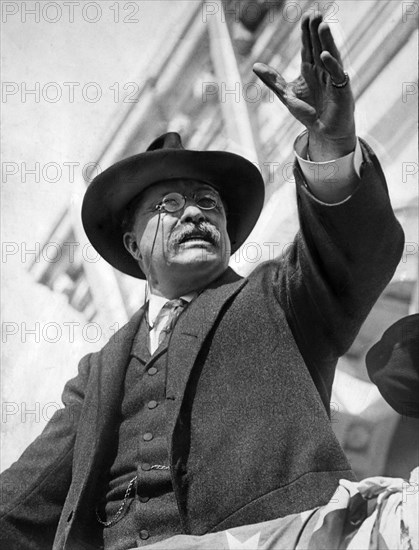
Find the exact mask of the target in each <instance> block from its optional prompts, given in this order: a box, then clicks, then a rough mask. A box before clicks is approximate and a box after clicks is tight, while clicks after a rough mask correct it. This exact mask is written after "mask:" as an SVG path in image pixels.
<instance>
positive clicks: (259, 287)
mask: <svg viewBox="0 0 419 550" xmlns="http://www.w3.org/2000/svg"><path fill="white" fill-rule="evenodd" d="M363 154H364V163H363V165H362V172H361V176H362V177H361V181H360V183H359V185H358V187H357V189H356V191H355V192H354V193H353V195H352V196H351V197H350V198H348V199H347V200H345V201H343V202H342V203H339V204H336V205H327V204H324V203H322V202H321V201H319V200H317V199H315V198H314V197H313V195H311V194H310V192H309V191H308V189H307V187H306V185H305V183H304V179H303V176H302V174H301V172H300V169H299V168H298V166H296V169H295V170H296V181H297V191H298V193H297V198H298V206H299V216H300V228H301V229H300V231H299V233H298V234H297V236H296V239H295V241H294V245H293V246H292V247H291V248H290V249H289V250H288V252H287V254H286V255H285V256H284V257H282V258H278V259H275V260H272V261H268V262H266V263H264V264H262V265H260V266H259V267H258V268H257V269H255V271H254V272H253V273H252V274H251V275H250V276H249V277H247V278H241V277H239V276H238V275H237V274H235V273H234V272H233V271H232V270H231V269H228V270H227V271H226V272H225V273H224V275H223V276H222V277H221V278H220V279H218V280H217V281H216V282H215V283H213V284H212V285H211V286H209V287H208V288H206V289H205V290H204V291H203V292H202V293H201V294H200V295H199V297H198V298H197V299H195V300H194V301H193V302H192V303H191V305H190V306H189V307H188V308H187V310H186V311H185V312H184V313H183V314H182V316H181V317H180V319H179V321H178V323H177V324H176V326H175V329H174V332H173V334H172V339H171V342H170V345H169V349H168V377H167V384H166V400H167V410H168V414H167V422H168V432H167V433H168V434H169V437H168V456H169V460H170V467H171V474H172V481H173V487H174V491H175V495H176V500H177V505H178V509H179V514H180V517H181V522H182V526H183V531H184V532H185V533H191V534H198V535H199V534H204V533H207V532H209V531H216V530H221V529H228V528H231V527H233V526H237V525H242V524H246V523H255V522H259V521H264V520H269V519H273V518H274V517H281V516H285V515H287V514H291V513H296V512H301V511H303V510H307V509H310V508H313V507H315V506H319V505H322V504H324V503H326V502H327V501H328V499H329V498H330V497H331V495H332V494H333V492H334V489H335V487H336V484H337V481H338V479H339V478H342V477H346V478H352V477H353V474H352V472H351V469H350V466H349V464H348V462H347V460H346V458H345V455H344V453H343V451H342V450H341V448H340V446H339V444H338V442H337V440H336V438H335V437H334V435H333V432H332V430H331V425H330V420H329V417H328V412H329V400H330V395H331V388H332V382H333V377H334V371H335V366H336V362H337V359H338V357H339V356H340V355H342V354H343V353H344V352H345V351H346V350H347V349H348V347H349V346H350V344H351V343H352V341H353V339H354V338H355V336H356V334H357V332H358V330H359V328H360V326H361V324H362V322H363V321H364V319H365V317H366V316H367V314H368V312H369V311H370V309H371V307H372V305H373V304H374V302H375V301H376V300H377V298H378V296H379V295H380V293H381V292H382V290H383V289H384V287H385V286H386V284H387V283H388V282H389V280H390V278H391V276H392V274H393V272H394V270H395V268H396V265H397V263H398V261H399V259H400V256H401V253H402V248H403V232H402V230H401V228H400V226H399V224H398V222H397V221H396V219H395V217H394V214H393V211H392V209H391V206H390V202H389V197H388V191H387V187H386V183H385V179H384V176H383V174H382V171H381V168H380V166H379V164H378V161H377V160H376V158H375V157H374V155H373V153H372V151H371V150H370V149H369V148H368V147H367V146H366V145H365V144H363ZM142 315H143V310H140V311H139V312H138V313H137V314H136V315H134V317H133V318H132V319H131V321H130V322H129V323H128V324H127V325H125V326H124V327H123V328H122V329H121V330H120V331H119V332H118V333H116V334H115V335H114V336H113V337H112V338H111V339H110V341H109V343H108V344H107V345H106V346H105V347H104V348H103V349H102V350H101V351H100V352H98V353H94V354H91V355H88V356H87V357H85V358H83V359H82V360H81V362H80V365H79V374H78V376H77V377H76V378H74V379H73V380H70V381H69V382H68V383H67V385H66V387H65V389H64V393H63V402H64V404H65V408H64V409H63V410H62V411H58V412H57V413H56V415H55V416H54V418H53V419H52V420H51V421H50V422H49V424H48V425H47V427H46V428H45V430H44V432H43V433H42V434H41V436H40V437H38V438H37V439H36V440H35V442H34V443H33V444H32V445H31V446H30V447H29V448H28V449H27V450H26V451H25V452H24V453H23V455H22V457H21V458H20V459H19V460H18V461H17V462H16V463H14V464H13V465H12V467H11V468H10V469H9V470H7V471H6V472H5V473H4V474H3V475H2V502H1V507H2V509H1V516H0V532H1V538H2V540H3V543H4V544H6V546H3V547H4V548H10V549H12V548H25V549H38V550H39V549H42V550H44V549H45V548H51V547H52V546H53V548H54V549H56V550H59V549H60V550H61V549H64V548H66V549H69V548H89V547H97V545H98V544H99V543H100V542H98V541H100V532H99V530H98V527H99V525H98V523H97V522H96V521H95V518H94V508H95V502H96V501H97V492H98V490H99V488H100V485H101V472H102V471H103V469H104V465H105V463H106V456H107V449H108V448H109V447H110V446H111V445H112V439H113V437H114V435H115V434H116V433H117V428H118V427H117V425H115V418H116V417H117V411H118V407H119V406H120V402H121V396H122V388H123V382H124V375H125V369H126V367H127V364H128V360H129V354H130V350H131V346H132V341H133V338H134V336H135V334H136V333H137V330H138V327H139V323H140V321H141V318H142ZM133 444H135V442H133ZM96 537H97V538H96ZM54 540H55V542H53V541H54ZM6 541H7V542H6ZM82 541H83V542H82ZM95 541H96V542H95ZM88 543H90V544H92V546H89V544H88Z"/></svg>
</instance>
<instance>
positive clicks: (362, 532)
mask: <svg viewBox="0 0 419 550" xmlns="http://www.w3.org/2000/svg"><path fill="white" fill-rule="evenodd" d="M418 472H419V468H416V469H415V470H414V471H413V472H412V474H411V477H410V480H409V481H406V480H403V479H401V478H386V477H371V478H368V479H364V480H363V481H361V482H351V481H347V480H345V479H342V480H341V481H340V483H339V486H338V488H337V489H336V492H335V493H334V495H333V497H332V498H331V499H330V501H329V502H328V504H326V505H325V506H322V507H320V508H317V509H313V510H308V511H307V512H303V513H300V514H293V515H290V516H286V517H284V518H281V519H277V520H272V521H266V522H263V523H257V524H254V525H244V526H242V527H236V528H234V529H230V530H228V531H220V532H218V533H210V534H208V535H203V536H192V535H177V536H174V537H172V538H170V539H166V540H164V541H162V542H159V543H157V544H152V545H149V546H147V548H148V549H149V550H233V549H234V550H238V549H244V550H418V548H419V541H418V517H419V506H418V504H419V485H418V481H419V480H418ZM133 550H134V549H133Z"/></svg>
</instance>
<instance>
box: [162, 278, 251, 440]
mask: <svg viewBox="0 0 419 550" xmlns="http://www.w3.org/2000/svg"><path fill="white" fill-rule="evenodd" d="M246 283H247V279H243V278H242V277H240V276H239V275H237V273H235V272H234V271H233V270H232V269H230V268H228V270H227V271H226V272H225V274H224V275H223V276H222V277H221V278H220V279H218V280H217V281H215V282H214V283H213V284H212V285H210V286H209V287H208V288H206V289H205V290H204V292H202V293H201V294H200V295H199V297H198V298H196V299H195V300H194V301H193V302H192V303H191V305H190V306H189V307H188V309H187V315H181V316H180V318H179V321H178V322H177V324H176V325H175V328H174V330H173V340H174V343H175V345H170V346H169V349H168V364H169V365H176V368H169V372H168V376H167V386H166V399H167V412H168V416H167V418H168V422H169V426H168V433H169V434H172V433H173V430H174V426H175V424H176V420H177V417H178V414H179V411H180V407H181V405H182V399H183V396H184V393H185V389H186V385H187V382H188V379H189V376H190V373H191V370H192V367H193V365H194V363H195V361H196V358H197V356H198V353H199V351H200V349H201V347H202V345H203V343H204V341H205V339H206V337H207V336H208V334H209V332H210V330H211V328H212V327H213V326H214V323H215V321H216V319H217V317H218V315H219V314H220V312H221V310H222V308H223V306H224V305H225V304H226V303H227V302H228V300H230V299H231V298H232V297H233V296H235V295H236V294H237V293H238V292H239V291H240V290H241V288H242V287H243V286H244V285H245V284H246Z"/></svg>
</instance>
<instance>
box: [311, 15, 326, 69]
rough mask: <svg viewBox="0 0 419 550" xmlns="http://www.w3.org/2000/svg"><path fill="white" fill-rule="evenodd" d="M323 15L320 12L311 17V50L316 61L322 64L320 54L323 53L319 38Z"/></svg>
mask: <svg viewBox="0 0 419 550" xmlns="http://www.w3.org/2000/svg"><path fill="white" fill-rule="evenodd" d="M322 20H323V19H322V16H321V15H319V14H316V15H314V16H313V17H311V18H310V23H309V27H310V41H311V49H312V50H311V51H312V55H313V58H314V63H316V64H318V65H321V61H320V54H321V53H322V45H321V42H320V38H319V25H320V23H321V22H322Z"/></svg>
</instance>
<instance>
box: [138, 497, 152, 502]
mask: <svg viewBox="0 0 419 550" xmlns="http://www.w3.org/2000/svg"><path fill="white" fill-rule="evenodd" d="M138 498H139V500H140V502H148V501H149V500H150V497H138Z"/></svg>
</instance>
